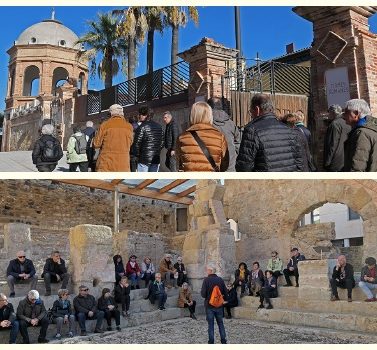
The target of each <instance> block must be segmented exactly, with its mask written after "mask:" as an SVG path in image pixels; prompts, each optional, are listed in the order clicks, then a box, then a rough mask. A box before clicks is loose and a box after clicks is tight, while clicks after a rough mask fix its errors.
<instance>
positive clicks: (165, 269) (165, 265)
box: [159, 258, 174, 278]
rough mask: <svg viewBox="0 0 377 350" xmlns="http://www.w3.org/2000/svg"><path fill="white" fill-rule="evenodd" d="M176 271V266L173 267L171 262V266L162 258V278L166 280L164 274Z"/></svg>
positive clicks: (160, 267) (160, 269)
mask: <svg viewBox="0 0 377 350" xmlns="http://www.w3.org/2000/svg"><path fill="white" fill-rule="evenodd" d="M172 270H174V266H173V263H172V262H171V261H169V264H168V263H167V261H166V260H165V259H164V258H162V260H161V261H160V266H159V271H160V273H161V276H162V278H164V275H163V274H164V273H166V272H168V271H172Z"/></svg>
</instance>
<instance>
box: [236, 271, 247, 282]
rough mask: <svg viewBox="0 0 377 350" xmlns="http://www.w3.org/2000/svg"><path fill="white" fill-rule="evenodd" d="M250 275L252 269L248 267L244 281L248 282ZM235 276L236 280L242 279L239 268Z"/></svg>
mask: <svg viewBox="0 0 377 350" xmlns="http://www.w3.org/2000/svg"><path fill="white" fill-rule="evenodd" d="M249 275H250V271H249V270H248V269H245V279H244V282H245V283H246V282H247V280H248V278H249ZM234 277H235V280H236V281H239V280H240V269H237V270H236V271H235V272H234Z"/></svg>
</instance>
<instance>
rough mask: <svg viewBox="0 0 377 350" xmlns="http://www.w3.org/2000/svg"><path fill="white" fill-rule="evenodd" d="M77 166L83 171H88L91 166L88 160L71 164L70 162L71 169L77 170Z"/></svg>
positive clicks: (72, 170)
mask: <svg viewBox="0 0 377 350" xmlns="http://www.w3.org/2000/svg"><path fill="white" fill-rule="evenodd" d="M77 167H79V169H80V171H81V172H82V173H87V172H88V167H89V162H87V161H86V162H80V163H71V164H69V171H70V172H75V171H76V169H77Z"/></svg>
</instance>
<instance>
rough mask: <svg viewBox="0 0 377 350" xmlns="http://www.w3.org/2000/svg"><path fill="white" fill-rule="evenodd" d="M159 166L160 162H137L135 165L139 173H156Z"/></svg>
mask: <svg viewBox="0 0 377 350" xmlns="http://www.w3.org/2000/svg"><path fill="white" fill-rule="evenodd" d="M159 168H160V164H149V165H146V164H142V163H138V165H137V171H138V172H139V173H157V172H158V169H159Z"/></svg>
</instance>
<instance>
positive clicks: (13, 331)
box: [0, 320, 20, 344]
mask: <svg viewBox="0 0 377 350" xmlns="http://www.w3.org/2000/svg"><path fill="white" fill-rule="evenodd" d="M19 329H20V324H19V323H18V321H17V320H14V321H12V322H11V324H10V326H9V327H0V331H2V330H10V333H9V344H16V339H17V334H18V331H19Z"/></svg>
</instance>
